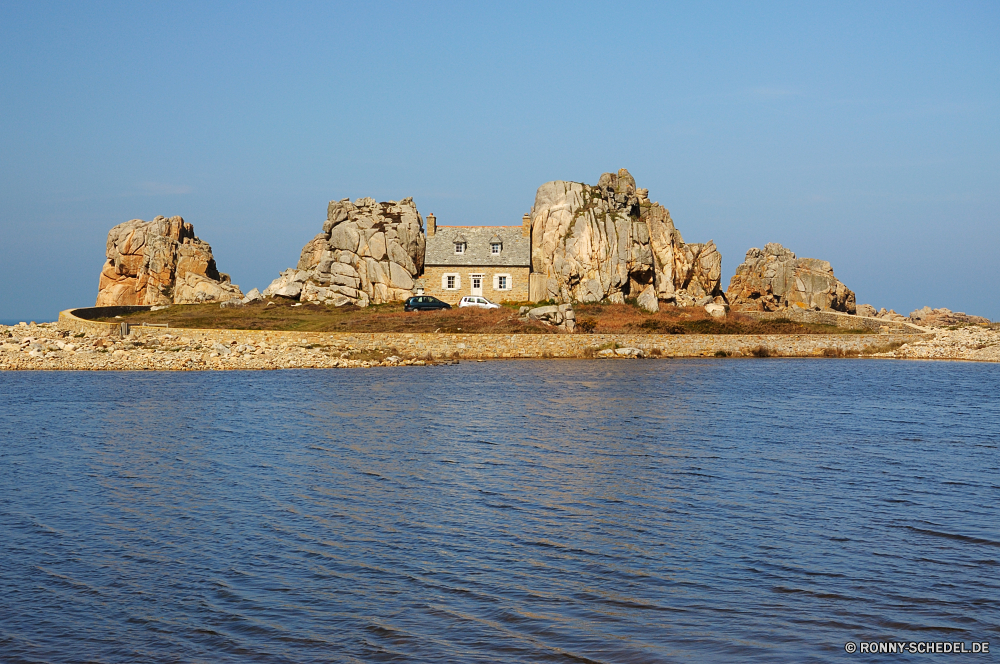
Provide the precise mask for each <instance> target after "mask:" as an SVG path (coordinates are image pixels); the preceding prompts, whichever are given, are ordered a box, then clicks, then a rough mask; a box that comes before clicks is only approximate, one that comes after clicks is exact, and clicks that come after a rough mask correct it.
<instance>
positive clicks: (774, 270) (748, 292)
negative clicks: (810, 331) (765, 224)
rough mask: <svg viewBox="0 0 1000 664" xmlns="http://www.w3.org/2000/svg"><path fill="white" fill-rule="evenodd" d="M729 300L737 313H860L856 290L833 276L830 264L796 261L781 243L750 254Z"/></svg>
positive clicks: (739, 270) (729, 291)
mask: <svg viewBox="0 0 1000 664" xmlns="http://www.w3.org/2000/svg"><path fill="white" fill-rule="evenodd" d="M726 298H727V299H728V300H729V303H730V305H731V306H732V308H733V309H735V310H741V311H778V310H780V309H785V308H788V307H800V308H803V309H818V310H833V311H844V312H847V313H850V314H853V313H854V312H855V310H856V308H857V307H856V305H855V298H854V291H852V290H850V289H849V288H848V287H847V286H845V285H844V284H843V283H841V282H840V281H838V280H837V278H836V277H835V276H833V268H832V267H831V266H830V263H828V262H827V261H822V260H818V259H815V258H796V257H795V254H794V253H793V252H791V251H789V250H788V249H785V248H784V247H783V246H781V245H780V244H777V243H774V242H772V243H769V244H766V245H764V249H763V250H761V249H757V248H753V249H750V250H749V251H747V255H746V259H745V260H744V261H743V263H742V264H741V265H739V266H738V267H737V268H736V274H735V275H733V278H732V280H730V282H729V288H728V289H727V290H726Z"/></svg>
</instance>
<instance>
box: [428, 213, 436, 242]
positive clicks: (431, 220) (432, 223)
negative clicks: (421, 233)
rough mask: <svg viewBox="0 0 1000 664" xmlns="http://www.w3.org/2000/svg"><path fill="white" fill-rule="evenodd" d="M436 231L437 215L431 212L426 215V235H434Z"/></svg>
mask: <svg viewBox="0 0 1000 664" xmlns="http://www.w3.org/2000/svg"><path fill="white" fill-rule="evenodd" d="M436 232H437V217H435V216H434V213H433V212H431V213H430V214H428V215H427V237H434V233H436Z"/></svg>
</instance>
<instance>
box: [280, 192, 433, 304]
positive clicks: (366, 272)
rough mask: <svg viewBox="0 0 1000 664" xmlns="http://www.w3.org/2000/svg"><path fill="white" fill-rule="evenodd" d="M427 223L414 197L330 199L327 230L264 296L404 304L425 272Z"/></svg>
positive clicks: (283, 273)
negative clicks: (420, 275)
mask: <svg viewBox="0 0 1000 664" xmlns="http://www.w3.org/2000/svg"><path fill="white" fill-rule="evenodd" d="M423 221H424V220H423V218H422V217H421V216H420V214H419V213H418V212H417V208H416V206H415V205H414V204H413V199H412V198H404V199H403V200H401V201H399V202H396V201H388V202H386V203H377V202H375V200H374V199H372V198H359V199H358V200H356V201H354V202H353V203H351V202H350V201H349V200H348V199H346V198H345V199H343V200H341V201H331V202H330V205H329V207H328V208H327V215H326V223H325V224H323V232H322V233H320V234H319V235H317V236H316V237H315V238H313V239H312V240H310V241H309V243H308V244H306V246H305V247H303V248H302V255H301V257H300V258H299V264H298V265H297V266H296V268H295V269H288V270H285V271H284V272H282V273H281V276H279V277H278V278H277V279H275V280H274V281H273V282H271V285H270V286H268V287H267V288H266V289H265V290H264V293H263V294H264V297H272V296H280V297H288V298H292V299H298V300H301V301H303V302H318V303H323V304H333V305H336V306H343V305H345V304H356V305H358V306H361V307H365V306H368V305H369V304H382V303H384V302H399V301H402V300H405V299H406V298H408V297H410V296H411V295H413V281H414V279H415V278H416V277H417V276H418V275H419V274H420V273H421V272H422V271H423V268H424V234H423Z"/></svg>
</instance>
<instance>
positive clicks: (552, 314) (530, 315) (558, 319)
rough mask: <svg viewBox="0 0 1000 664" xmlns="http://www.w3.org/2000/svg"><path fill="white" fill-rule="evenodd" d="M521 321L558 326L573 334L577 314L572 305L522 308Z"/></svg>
mask: <svg viewBox="0 0 1000 664" xmlns="http://www.w3.org/2000/svg"><path fill="white" fill-rule="evenodd" d="M519 313H520V316H521V320H525V321H529V320H537V321H540V322H541V323H542V324H543V325H552V326H556V327H558V328H560V329H562V330H565V331H566V332H570V333H572V332H573V330H575V329H576V312H575V311H573V305H572V304H549V305H545V306H542V307H534V308H532V307H521V309H520V312H519Z"/></svg>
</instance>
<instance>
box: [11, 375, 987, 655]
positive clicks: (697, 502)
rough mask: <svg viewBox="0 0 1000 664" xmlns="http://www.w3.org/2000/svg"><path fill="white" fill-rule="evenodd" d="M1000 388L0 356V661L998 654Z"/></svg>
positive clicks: (881, 380)
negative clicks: (952, 649) (878, 649)
mask: <svg viewBox="0 0 1000 664" xmlns="http://www.w3.org/2000/svg"><path fill="white" fill-rule="evenodd" d="M998 395H1000V365H991V364H976V363H952V362H940V363H929V362H903V361H869V360H832V359H831V360H783V359H766V360H760V359H758V360H648V361H624V360H622V361H565V360H564V361H506V362H485V363H462V364H460V365H458V366H448V367H407V368H393V369H390V368H378V369H370V370H331V371H323V370H313V371H308V370H307V371H273V372H203V373H195V372H190V373H150V372H122V373H117V372H93V373H84V372H81V373H71V372H6V373H0V661H3V662H37V661H47V662H82V661H91V662H137V661H144V662H168V661H170V662H172V661H185V662H186V661H204V662H248V661H252V662H386V661H394V662H396V661H398V662H434V663H435V664H438V663H441V662H687V661H718V662H728V661H750V662H809V661H816V662H823V661H831V662H832V661H845V660H847V661H850V660H851V659H854V658H861V659H860V660H858V661H879V657H878V656H871V655H860V654H857V655H854V656H853V657H852V656H850V655H848V654H846V653H845V646H846V644H848V643H860V642H865V643H867V642H871V641H890V640H893V641H901V642H933V641H949V642H956V641H962V642H964V643H966V644H967V645H966V647H969V645H968V644H970V643H972V642H984V641H992V644H991V645H992V648H991V652H996V651H997V650H1000V631H998V630H1000V565H998V561H1000V515H998V508H997V505H998V503H1000V472H998V471H1000V453H998V445H1000V396H998ZM880 657H881V658H882V660H884V661H926V659H927V657H926V656H917V655H904V656H902V657H900V656H892V655H882V656H880Z"/></svg>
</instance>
